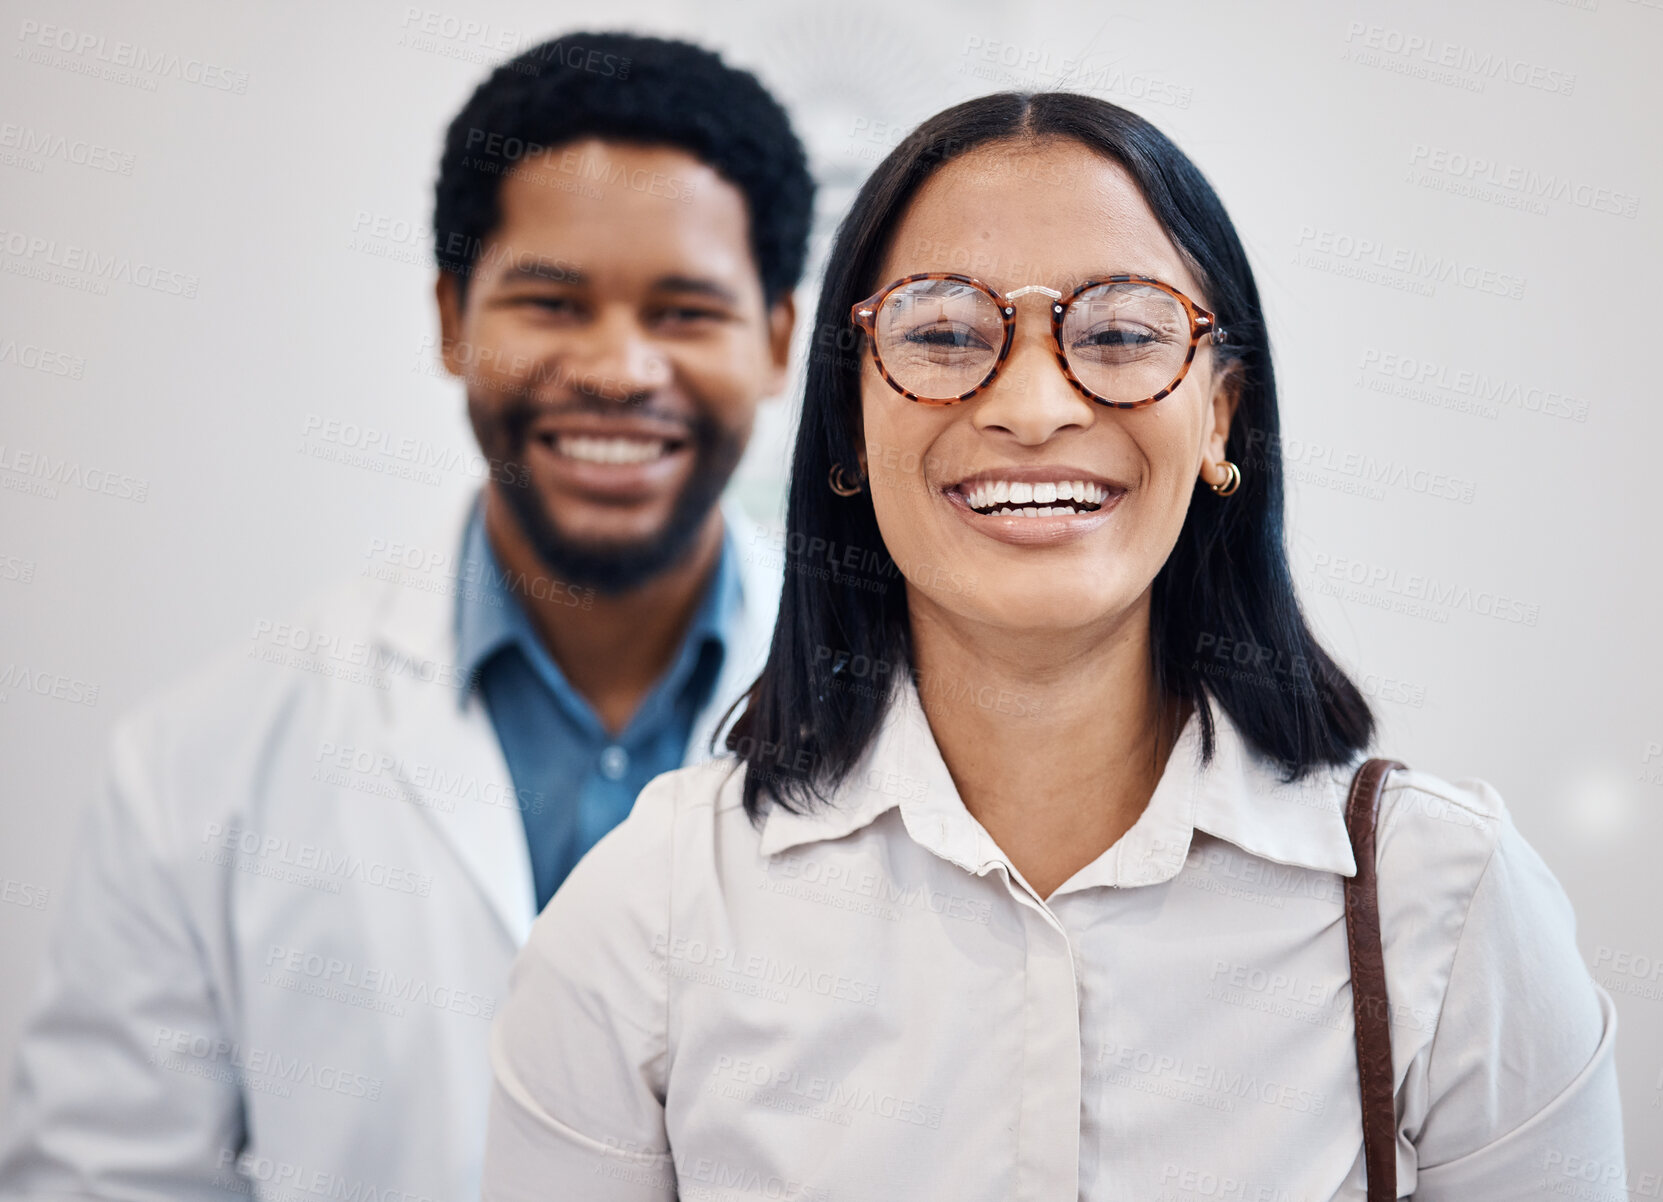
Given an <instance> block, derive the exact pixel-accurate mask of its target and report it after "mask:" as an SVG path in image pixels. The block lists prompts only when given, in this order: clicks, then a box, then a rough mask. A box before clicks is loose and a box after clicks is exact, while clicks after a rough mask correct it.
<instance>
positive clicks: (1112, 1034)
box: [484, 682, 1624, 1202]
mask: <svg viewBox="0 0 1663 1202" xmlns="http://www.w3.org/2000/svg"><path fill="white" fill-rule="evenodd" d="M1214 713H1215V717H1216V723H1217V725H1216V737H1217V742H1216V749H1215V754H1214V758H1213V760H1212V762H1211V764H1210V765H1208V766H1206V767H1202V765H1201V763H1200V756H1199V748H1200V735H1199V728H1198V726H1197V723H1196V722H1195V721H1194V720H1193V719H1192V720H1191V721H1190V723H1189V725H1188V726H1187V727H1186V728H1185V730H1184V732H1183V735H1182V737H1181V738H1180V740H1179V742H1178V745H1177V747H1176V749H1175V750H1174V751H1173V753H1172V756H1171V758H1170V761H1169V763H1168V765H1167V768H1166V771H1165V773H1164V775H1163V776H1162V778H1161V780H1160V783H1159V785H1158V786H1157V788H1156V790H1155V793H1154V795H1153V797H1151V799H1150V801H1149V805H1148V808H1147V809H1146V810H1145V812H1144V813H1143V815H1142V816H1141V817H1140V818H1139V819H1138V821H1137V823H1136V824H1135V825H1134V826H1133V827H1132V828H1131V829H1130V830H1129V831H1128V832H1127V833H1126V834H1125V835H1124V836H1123V837H1122V838H1121V839H1120V841H1119V842H1117V843H1116V844H1115V845H1114V846H1113V847H1111V848H1110V849H1109V850H1107V851H1106V852H1104V853H1103V854H1102V855H1101V856H1099V857H1098V858H1097V859H1096V860H1094V861H1093V862H1092V863H1090V864H1088V865H1087V866H1086V867H1084V868H1082V869H1081V870H1080V871H1079V872H1077V873H1076V874H1075V875H1074V876H1073V877H1072V878H1070V879H1069V880H1068V881H1067V882H1065V883H1064V884H1063V885H1062V886H1060V887H1059V888H1058V889H1057V890H1056V891H1055V892H1054V893H1053V894H1052V895H1051V896H1050V897H1049V898H1045V899H1041V898H1040V897H1038V896H1037V895H1036V894H1035V893H1034V892H1033V890H1031V889H1030V888H1029V887H1028V885H1027V883H1026V882H1025V881H1024V880H1023V879H1022V877H1021V875H1020V874H1019V873H1018V872H1017V871H1016V869H1015V868H1014V867H1013V866H1012V865H1011V863H1010V861H1009V859H1008V858H1007V857H1006V856H1005V855H1004V854H1003V853H1002V852H1001V851H1000V850H999V848H998V847H997V846H996V845H995V844H994V842H993V839H992V838H991V837H990V836H989V835H988V833H987V832H986V830H985V829H984V828H983V827H982V826H981V824H980V823H978V822H977V821H976V820H975V819H974V818H973V817H972V816H971V815H970V813H969V811H968V810H966V809H965V807H964V804H963V802H962V801H961V800H960V798H959V794H958V790H957V789H956V788H955V787H954V784H953V780H952V777H951V776H950V775H949V773H948V770H947V767H946V765H945V763H944V762H943V761H942V758H941V754H940V752H939V750H938V749H937V747H936V744H935V740H934V738H933V737H932V736H931V734H930V729H929V725H928V723H927V721H926V720H925V718H924V716H923V713H922V711H921V709H920V708H919V704H918V698H917V693H916V691H915V689H914V688H913V686H912V685H911V683H910V682H903V683H902V684H901V685H899V686H898V687H897V691H896V694H895V703H894V704H892V705H891V707H890V711H889V715H888V717H887V718H886V720H885V724H884V726H883V728H882V730H881V732H880V734H879V736H878V737H877V738H876V739H875V740H874V742H873V745H872V746H871V748H870V749H869V750H868V753H867V755H866V757H865V758H864V759H863V761H862V762H861V764H860V765H859V767H858V768H857V770H856V771H855V772H854V773H853V775H852V776H851V778H850V780H849V782H848V783H847V785H846V786H845V787H844V789H843V790H842V791H841V793H840V795H839V797H838V799H837V802H838V804H837V805H836V807H835V808H833V809H828V810H824V811H822V812H818V813H816V814H813V815H806V816H805V815H797V814H792V813H790V812H788V811H785V810H783V809H779V808H772V809H770V810H769V812H768V813H767V816H766V820H765V823H764V825H763V826H762V828H761V830H760V831H758V830H757V829H756V828H755V827H753V825H752V824H751V823H750V822H749V821H748V819H747V818H746V816H745V812H744V809H743V807H742V806H741V805H740V800H739V785H740V780H741V777H740V775H739V773H738V772H735V771H733V768H734V764H733V761H732V760H731V759H728V760H719V761H715V762H713V763H709V764H705V765H702V766H698V767H692V768H684V769H681V770H680V771H676V772H671V773H669V774H667V775H664V776H660V777H658V778H657V779H656V780H654V781H653V782H652V784H651V785H649V786H648V787H647V789H646V790H645V791H644V792H643V793H642V794H641V796H640V798H639V800H638V801H637V802H636V804H635V808H634V810H633V811H632V812H631V814H630V816H629V818H628V819H627V820H626V821H625V822H624V823H623V824H622V825H620V826H619V827H618V828H616V829H615V830H614V831H613V832H612V833H610V834H609V835H608V836H607V837H606V838H604V839H603V840H602V841H601V842H600V843H599V844H598V845H597V846H596V847H595V848H594V849H593V851H591V852H590V854H589V855H588V856H587V857H586V858H585V859H584V860H583V861H582V862H581V863H580V864H579V865H578V866H577V868H576V870H575V871H574V872H573V873H572V875H571V877H570V878H569V879H568V881H567V882H566V884H565V885H564V886H563V887H562V888H561V890H560V891H559V893H558V894H556V895H555V898H554V900H553V901H552V902H551V903H550V904H549V906H548V908H547V909H546V910H545V911H544V912H543V914H542V916H541V917H540V918H539V919H538V920H537V924H536V926H535V928H534V929H533V931H532V935H531V939H530V942H529V943H528V944H527V946H526V947H525V949H524V950H523V951H522V952H521V953H520V956H519V959H518V961H517V962H516V963H515V966H514V971H513V977H512V984H511V992H510V997H509V1000H508V1002H507V1004H506V1006H505V1008H504V1009H503V1011H502V1013H501V1015H500V1016H499V1018H498V1020H497V1026H496V1029H495V1032H494V1037H493V1046H492V1064H493V1070H494V1073H495V1078H496V1081H495V1089H494V1092H493V1098H492V1104H491V1114H490V1132H489V1138H488V1148H487V1154H486V1162H485V1173H484V1179H485V1185H484V1197H485V1198H486V1199H487V1200H488V1202H532V1200H533V1199H535V1200H537V1202H546V1200H550V1199H568V1198H570V1199H585V1200H589V1199H593V1200H597V1202H600V1200H605V1202H613V1200H625V1199H627V1200H630V1202H636V1200H641V1202H645V1200H647V1199H654V1200H657V1199H671V1198H676V1197H680V1198H682V1199H735V1200H738V1199H775V1200H786V1202H888V1200H903V1199H904V1200H906V1202H919V1200H926V1199H942V1200H944V1202H946V1200H950V1202H981V1200H984V1199H985V1200H987V1202H995V1200H997V1202H1070V1200H1073V1199H1076V1198H1078V1199H1088V1200H1091V1202H1097V1200H1099V1199H1105V1200H1106V1199H1127V1200H1131V1199H1136V1200H1138V1202H1149V1200H1153V1199H1160V1200H1167V1202H1190V1200H1193V1202H1261V1200H1263V1202H1319V1200H1327V1199H1362V1198H1363V1197H1364V1174H1363V1141H1362V1120H1361V1111H1360V1104H1359V1101H1358V1084H1357V1063H1356V1054H1355V1051H1354V1044H1353V1028H1352V1016H1351V993H1350V985H1349V977H1350V973H1349V961H1348V957H1347V949H1346V932H1345V922H1344V917H1343V893H1342V878H1343V877H1346V876H1350V875H1352V874H1354V873H1355V871H1356V863H1355V861H1354V859H1353V856H1352V852H1351V846H1350V843H1349V841H1348V839H1347V836H1346V830H1345V823H1344V819H1343V816H1342V812H1341V811H1342V806H1343V801H1344V793H1345V786H1346V784H1347V783H1348V780H1349V773H1347V772H1339V771H1336V772H1333V773H1328V774H1324V775H1323V776H1321V777H1320V778H1317V779H1307V780H1306V781H1305V782H1302V783H1300V784H1298V785H1287V784H1283V783H1281V781H1280V780H1279V777H1278V774H1277V772H1276V771H1275V767H1274V765H1271V764H1269V763H1267V762H1265V761H1262V760H1260V759H1258V758H1257V757H1254V756H1253V755H1252V754H1251V753H1250V752H1249V751H1248V750H1247V749H1246V747H1245V746H1244V744H1243V741H1242V738H1241V736H1240V734H1239V733H1238V731H1237V730H1236V729H1235V728H1234V727H1233V726H1232V725H1231V723H1230V721H1229V719H1228V717H1227V716H1226V715H1224V714H1223V712H1222V711H1221V710H1218V709H1217V708H1216V707H1215V709H1214ZM1378 853H1379V854H1378V871H1379V882H1380V911H1381V925H1382V929H1383V932H1384V937H1383V941H1384V944H1385V959H1386V970H1387V982H1388V992H1389V996H1390V1000H1391V1006H1392V1011H1393V1023H1392V1053H1393V1061H1394V1066H1395V1077H1396V1102H1397V1121H1398V1133H1399V1134H1398V1142H1397V1165H1398V1195H1399V1196H1400V1197H1408V1196H1410V1195H1413V1196H1414V1197H1415V1198H1418V1199H1422V1200H1442V1199H1449V1200H1451V1202H1490V1200H1496V1202H1500V1200H1502V1199H1506V1200H1508V1202H1512V1200H1513V1199H1518V1198H1524V1197H1537V1196H1540V1197H1563V1196H1575V1197H1590V1196H1592V1195H1589V1194H1588V1193H1587V1191H1588V1190H1589V1189H1590V1188H1595V1189H1599V1188H1601V1187H1598V1186H1594V1187H1590V1186H1589V1184H1588V1183H1589V1182H1594V1181H1599V1182H1606V1183H1610V1182H1621V1181H1622V1180H1623V1177H1624V1166H1623V1150H1622V1135H1621V1131H1622V1123H1621V1117H1620V1113H1619V1105H1618V1097H1617V1083H1616V1072H1615V1069H1614V1067H1613V1060H1612V1049H1613V1039H1614V1034H1615V1024H1616V1016H1615V1011H1614V1009H1613V1006H1612V1002H1611V999H1610V997H1609V996H1608V995H1607V994H1606V993H1605V991H1604V990H1603V989H1601V988H1600V987H1599V986H1598V985H1597V984H1595V983H1594V982H1593V981H1592V980H1591V979H1590V977H1589V974H1588V971H1587V969H1586V968H1585V967H1584V965H1583V963H1582V961H1581V959H1580V957H1579V955H1578V952H1577V948H1576V941H1575V936H1574V918H1573V915H1572V912H1571V907H1570V904H1569V902H1568V901H1567V900H1566V898H1565V895H1564V893H1563V891H1562V890H1561V889H1560V887H1559V885H1558V883H1557V882H1556V881H1555V880H1554V878H1553V876H1552V875H1551V874H1550V872H1549V871H1548V869H1547V867H1546V866H1545V865H1544V864H1543V862H1542V860H1541V859H1540V857H1539V856H1537V854H1536V853H1535V851H1534V850H1532V849H1531V847H1530V846H1529V844H1527V843H1526V842H1525V840H1524V839H1523V837H1522V836H1521V835H1520V834H1519V833H1518V831H1517V830H1516V829H1515V828H1514V825H1513V823H1512V821H1511V819H1510V818H1509V816H1508V814H1507V811H1506V809H1505V808H1504V806H1503V804H1502V801H1501V798H1500V797H1498V796H1497V795H1496V793H1495V791H1494V790H1493V789H1491V788H1490V786H1488V785H1487V784H1485V783H1483V782H1481V781H1463V782H1461V783H1459V784H1454V785H1451V784H1449V783H1446V782H1444V781H1441V780H1439V779H1437V778H1435V777H1432V776H1429V775H1427V774H1425V773H1422V772H1414V771H1410V772H1398V773H1394V774H1393V775H1392V777H1391V778H1390V780H1389V783H1388V786H1387V789H1386V792H1385V796H1384V798H1383V800H1382V808H1381V814H1380V821H1379V837H1378ZM1604 1188H1605V1190H1606V1191H1607V1192H1610V1196H1611V1197H1612V1198H1613V1199H1618V1198H1621V1197H1622V1193H1621V1188H1620V1186H1613V1185H1607V1186H1605V1187H1604ZM1613 1191H1614V1192H1613Z"/></svg>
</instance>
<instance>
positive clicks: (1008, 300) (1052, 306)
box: [990, 284, 1062, 382]
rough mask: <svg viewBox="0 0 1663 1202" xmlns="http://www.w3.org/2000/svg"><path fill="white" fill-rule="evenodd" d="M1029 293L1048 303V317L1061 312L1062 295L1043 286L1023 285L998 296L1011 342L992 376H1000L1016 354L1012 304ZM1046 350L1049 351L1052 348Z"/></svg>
mask: <svg viewBox="0 0 1663 1202" xmlns="http://www.w3.org/2000/svg"><path fill="white" fill-rule="evenodd" d="M1030 293H1038V294H1039V295H1040V296H1043V297H1045V298H1046V299H1047V300H1048V301H1049V302H1050V303H1049V304H1048V305H1047V306H1046V312H1047V316H1048V317H1052V318H1055V317H1057V316H1058V315H1060V313H1061V311H1062V293H1060V292H1058V291H1057V290H1056V289H1055V288H1048V287H1046V286H1045V285H1044V284H1024V285H1023V286H1022V287H1020V288H1015V289H1012V290H1011V291H1009V292H1006V293H1003V294H1001V295H1000V296H999V311H1000V312H1001V313H1003V314H1004V317H1005V321H1006V322H1007V323H1010V325H1011V335H1012V341H1011V343H1010V344H1009V351H1008V352H1007V354H1006V356H1005V357H1003V358H1001V360H1000V362H999V363H998V365H997V366H996V367H995V368H994V375H998V374H1000V373H1001V372H1002V371H1003V370H1004V368H1005V366H1006V365H1007V364H1008V363H1009V362H1010V360H1011V358H1013V357H1015V356H1016V355H1017V353H1018V351H1017V348H1016V346H1015V334H1016V330H1015V323H1016V305H1015V304H1014V302H1015V301H1017V300H1019V299H1020V298H1022V297H1024V296H1027V295H1029V294H1030ZM1047 349H1048V350H1050V349H1054V348H1047ZM990 382H991V381H990Z"/></svg>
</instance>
